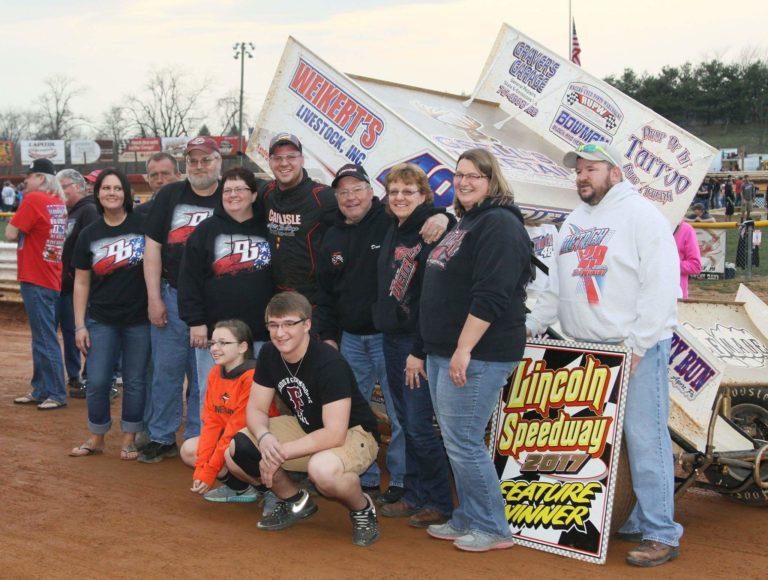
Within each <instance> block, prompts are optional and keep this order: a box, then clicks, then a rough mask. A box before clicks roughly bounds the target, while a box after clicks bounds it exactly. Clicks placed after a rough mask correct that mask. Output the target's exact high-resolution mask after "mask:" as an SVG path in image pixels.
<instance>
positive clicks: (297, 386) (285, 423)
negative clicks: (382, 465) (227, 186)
mask: <svg viewBox="0 0 768 580" xmlns="http://www.w3.org/2000/svg"><path fill="white" fill-rule="evenodd" d="M265 318H266V321H267V328H268V329H269V335H270V339H271V343H270V344H266V345H264V347H263V348H262V349H261V352H260V353H259V357H258V361H257V363H256V373H255V375H254V383H253V386H252V387H251V394H250V398H249V399H248V406H247V408H246V425H247V427H246V428H245V429H243V430H242V431H240V432H239V433H238V434H237V435H235V437H234V438H233V440H232V443H231V444H230V447H229V450H228V452H227V465H228V467H229V469H230V471H231V472H232V474H233V475H235V476H236V477H241V478H243V479H244V480H246V481H250V482H252V483H257V481H258V480H261V482H262V483H263V484H264V485H266V486H267V487H269V488H271V489H272V492H273V493H274V494H275V495H276V496H277V497H278V499H279V500H280V501H279V502H278V503H277V505H276V506H275V508H274V509H273V510H272V512H271V513H269V514H265V515H263V516H262V519H261V521H260V522H259V524H258V527H259V529H262V530H282V529H284V528H287V527H289V526H292V525H293V524H295V523H296V522H298V521H299V520H302V519H304V518H307V517H309V516H311V515H312V514H314V513H315V512H316V511H317V505H316V504H315V502H314V501H313V500H312V498H311V497H310V496H309V494H308V493H307V491H306V490H301V489H299V488H298V487H297V486H296V485H295V484H294V483H293V481H292V480H291V479H290V478H289V477H288V475H287V474H286V472H285V470H290V471H301V472H306V473H307V474H308V475H309V479H310V480H311V481H312V483H314V485H315V487H317V489H318V491H319V492H320V493H321V494H323V495H324V496H326V497H329V498H333V499H337V500H339V501H340V502H341V503H342V504H344V505H345V506H346V507H347V509H348V510H349V515H350V518H351V520H352V543H354V544H356V545H358V546H368V545H370V544H372V543H373V542H375V541H376V540H377V539H378V538H379V530H378V522H377V519H376V509H375V507H374V504H373V502H372V501H371V498H370V497H368V496H367V495H366V494H364V493H363V491H362V488H361V487H360V478H359V475H360V474H361V473H363V472H365V470H366V469H368V467H369V466H370V465H371V463H373V462H374V461H375V460H376V455H377V453H378V443H377V441H378V425H377V422H376V417H375V416H374V414H373V411H371V408H370V406H369V405H368V403H367V402H366V401H365V399H363V396H362V395H361V394H360V391H359V390H358V388H357V383H356V382H355V377H354V375H353V374H352V370H351V369H350V367H349V365H348V364H347V362H346V361H345V360H344V358H342V356H341V355H340V354H339V353H338V352H337V351H336V350H335V349H334V348H333V347H331V346H329V345H327V344H324V343H322V342H319V341H317V340H314V339H313V338H311V337H310V334H309V331H310V328H311V326H312V322H311V321H312V307H311V306H310V304H309V302H308V301H307V299H306V298H304V297H303V296H302V295H301V294H298V293H296V292H284V293H282V294H278V295H276V296H274V297H273V298H272V300H271V301H270V302H269V305H268V306H267V309H266V311H265ZM275 389H277V391H278V395H279V396H280V398H281V399H282V400H283V402H284V403H285V404H286V406H287V407H288V409H290V411H291V414H290V415H283V416H280V417H273V418H269V416H268V412H269V406H270V404H271V402H272V399H273V397H274V394H275Z"/></svg>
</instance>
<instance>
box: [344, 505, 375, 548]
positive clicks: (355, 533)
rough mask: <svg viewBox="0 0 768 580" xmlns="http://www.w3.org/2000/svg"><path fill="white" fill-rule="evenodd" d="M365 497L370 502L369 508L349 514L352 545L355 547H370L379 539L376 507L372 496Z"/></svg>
mask: <svg viewBox="0 0 768 580" xmlns="http://www.w3.org/2000/svg"><path fill="white" fill-rule="evenodd" d="M363 495H364V496H365V499H366V501H367V502H368V507H366V508H363V509H361V510H359V511H351V512H349V519H351V520H352V543H353V544H354V545H355V546H370V545H371V544H373V543H374V542H375V541H376V540H378V539H379V522H378V520H377V519H376V507H375V506H374V503H373V500H372V499H371V498H370V496H368V495H365V494H363Z"/></svg>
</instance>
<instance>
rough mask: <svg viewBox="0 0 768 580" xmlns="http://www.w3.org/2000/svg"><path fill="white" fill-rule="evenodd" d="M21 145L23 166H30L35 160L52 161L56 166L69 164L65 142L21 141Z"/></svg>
mask: <svg viewBox="0 0 768 580" xmlns="http://www.w3.org/2000/svg"><path fill="white" fill-rule="evenodd" d="M19 144H20V146H21V164H22V165H29V164H30V163H32V162H33V161H34V160H35V159H50V160H51V162H52V163H53V164H54V165H64V164H65V163H66V162H67V159H66V155H65V153H64V141H61V140H49V141H45V140H42V141H19Z"/></svg>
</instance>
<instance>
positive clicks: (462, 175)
mask: <svg viewBox="0 0 768 580" xmlns="http://www.w3.org/2000/svg"><path fill="white" fill-rule="evenodd" d="M462 179H466V180H467V181H469V182H470V183H474V182H475V181H477V180H478V179H488V176H487V175H480V174H479V173H454V174H453V180H454V181H461V180H462Z"/></svg>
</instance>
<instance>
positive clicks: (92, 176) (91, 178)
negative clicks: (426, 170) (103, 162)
mask: <svg viewBox="0 0 768 580" xmlns="http://www.w3.org/2000/svg"><path fill="white" fill-rule="evenodd" d="M100 174H101V169H94V170H93V171H91V172H90V173H89V174H88V175H86V176H85V177H84V179H85V180H86V181H89V182H90V183H96V180H97V179H98V178H99V175H100Z"/></svg>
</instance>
